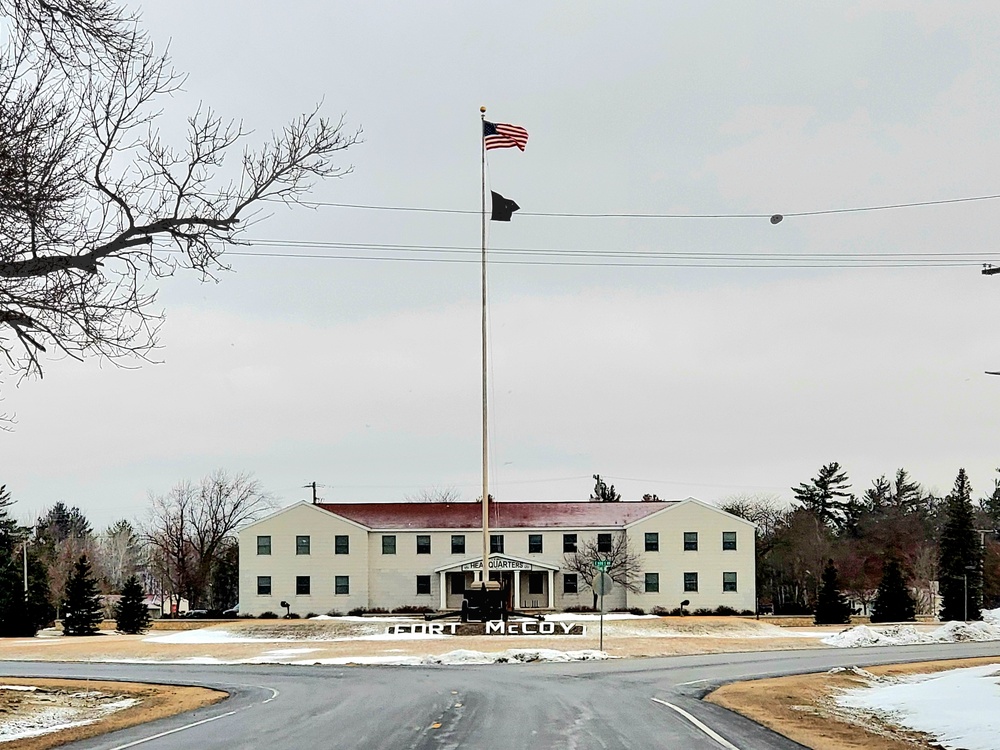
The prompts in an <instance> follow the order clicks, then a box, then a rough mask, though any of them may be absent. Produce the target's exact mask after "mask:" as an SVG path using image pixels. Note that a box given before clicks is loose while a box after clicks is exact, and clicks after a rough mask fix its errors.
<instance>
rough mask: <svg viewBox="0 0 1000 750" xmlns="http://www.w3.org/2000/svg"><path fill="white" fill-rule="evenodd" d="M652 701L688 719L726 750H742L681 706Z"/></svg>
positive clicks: (653, 699)
mask: <svg viewBox="0 0 1000 750" xmlns="http://www.w3.org/2000/svg"><path fill="white" fill-rule="evenodd" d="M651 700H652V701H653V702H654V703H659V704H660V705H661V706H666V707H667V708H669V709H672V710H674V711H676V712H677V713H678V714H680V715H681V716H683V717H684V718H685V719H687V720H688V721H690V722H691V723H692V724H694V726H696V727H697V728H698V729H700V730H701V731H702V732H704V733H705V734H707V735H708V736H709V737H711V738H712V739H713V740H715V741H716V742H718V743H719V744H720V745H722V746H723V747H724V748H726V750H740V749H739V748H738V747H736V745H734V744H733V743H732V742H730V741H729V740H727V739H726V738H725V737H723V736H722V735H721V734H719V733H718V732H716V731H715V730H714V729H712V728H711V727H710V726H708V724H706V723H705V722H703V721H701V720H700V719H698V718H697V717H696V716H692V715H691V714H689V713H688V712H687V711H685V710H684V709H683V708H681V707H680V706H675V705H674V704H673V703H668V702H667V701H664V700H660V699H659V698H652V699H651Z"/></svg>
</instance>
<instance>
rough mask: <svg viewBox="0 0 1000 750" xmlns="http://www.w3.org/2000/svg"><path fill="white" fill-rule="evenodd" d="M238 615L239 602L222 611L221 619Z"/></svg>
mask: <svg viewBox="0 0 1000 750" xmlns="http://www.w3.org/2000/svg"><path fill="white" fill-rule="evenodd" d="M239 614H240V603H239V602H236V604H235V606H232V607H230V608H229V609H224V610H222V616H223V617H239Z"/></svg>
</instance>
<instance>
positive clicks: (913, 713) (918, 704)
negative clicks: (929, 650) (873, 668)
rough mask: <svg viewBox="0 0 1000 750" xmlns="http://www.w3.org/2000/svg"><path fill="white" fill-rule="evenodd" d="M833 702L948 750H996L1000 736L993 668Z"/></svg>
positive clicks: (878, 688) (872, 688)
mask: <svg viewBox="0 0 1000 750" xmlns="http://www.w3.org/2000/svg"><path fill="white" fill-rule="evenodd" d="M994 611H995V610H994ZM860 671H864V670H860ZM836 701H837V703H838V705H840V706H843V707H844V708H849V709H852V710H853V711H864V712H867V713H868V714H869V715H874V716H876V717H878V718H879V719H881V720H882V721H885V722H887V723H889V724H894V725H897V726H902V727H904V728H906V729H910V730H914V731H917V732H925V733H927V734H929V735H931V736H932V737H934V739H935V740H936V741H937V742H938V743H940V745H941V746H942V747H945V748H948V750H996V747H997V737H998V736H1000V672H998V665H996V664H993V665H987V666H983V667H967V668H964V669H952V670H948V671H946V672H937V673H935V674H929V675H910V676H909V677H906V678H903V679H899V680H886V679H883V680H881V681H880V684H873V685H869V686H868V687H863V688H855V689H852V690H848V691H845V692H844V693H842V694H841V695H839V696H837V698H836Z"/></svg>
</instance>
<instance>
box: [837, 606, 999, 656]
mask: <svg viewBox="0 0 1000 750" xmlns="http://www.w3.org/2000/svg"><path fill="white" fill-rule="evenodd" d="M972 641H1000V609H993V610H986V611H985V612H983V620H982V622H980V621H978V620H977V621H973V622H946V623H945V624H944V625H942V626H941V627H939V628H935V629H934V630H929V631H928V630H919V629H918V628H916V627H914V626H913V625H889V626H888V627H884V628H874V627H871V626H868V625H858V626H856V627H853V628H848V629H847V630H843V631H841V632H840V633H837V634H836V635H832V636H830V637H829V638H823V639H822V641H821V642H822V643H825V644H826V645H828V646H836V647H837V648H858V647H868V646H911V645H914V644H921V643H968V642H972Z"/></svg>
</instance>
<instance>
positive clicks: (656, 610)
mask: <svg viewBox="0 0 1000 750" xmlns="http://www.w3.org/2000/svg"><path fill="white" fill-rule="evenodd" d="M649 611H650V613H651V614H654V615H656V616H657V617H666V616H667V615H669V614H671V611H670V610H669V609H667V608H666V607H661V606H660V605H659V604H657V605H656V606H655V607H653V608H652V609H651V610H649ZM674 611H675V612H676V611H677V610H674Z"/></svg>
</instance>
